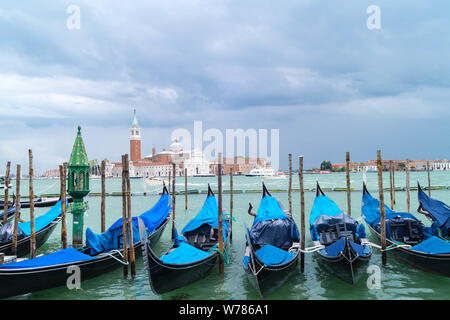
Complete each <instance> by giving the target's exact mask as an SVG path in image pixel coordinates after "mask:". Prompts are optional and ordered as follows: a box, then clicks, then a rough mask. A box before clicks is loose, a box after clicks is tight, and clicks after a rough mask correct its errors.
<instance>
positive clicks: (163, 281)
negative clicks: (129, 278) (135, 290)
mask: <svg viewBox="0 0 450 320" xmlns="http://www.w3.org/2000/svg"><path fill="white" fill-rule="evenodd" d="M229 236H230V234H228V235H227V240H226V241H225V243H224V248H225V249H227V248H228V244H229V238H230V237H229ZM146 255H147V259H146V260H145V262H146V264H147V270H148V276H149V282H150V286H151V288H152V290H153V292H154V293H156V294H160V295H161V294H164V293H167V292H169V291H172V290H175V289H178V288H182V287H184V286H186V285H189V284H191V283H194V282H197V281H199V280H201V279H203V278H204V277H206V276H207V275H208V274H209V273H210V272H211V270H212V269H213V268H214V267H215V266H216V265H217V264H218V260H219V253H217V252H215V253H213V254H212V255H211V256H209V257H207V258H205V259H203V260H200V261H196V262H194V263H188V264H164V263H163V262H162V261H161V260H160V259H159V258H158V257H157V256H156V255H155V253H154V252H153V250H151V248H147V250H146Z"/></svg>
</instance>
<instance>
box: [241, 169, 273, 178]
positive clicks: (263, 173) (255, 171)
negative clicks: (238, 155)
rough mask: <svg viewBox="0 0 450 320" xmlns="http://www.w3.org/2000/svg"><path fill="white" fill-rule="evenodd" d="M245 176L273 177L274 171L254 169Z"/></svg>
mask: <svg viewBox="0 0 450 320" xmlns="http://www.w3.org/2000/svg"><path fill="white" fill-rule="evenodd" d="M245 176H247V177H273V176H275V169H272V168H261V167H255V168H253V169H252V170H250V171H249V172H248V173H247V174H246V175H245Z"/></svg>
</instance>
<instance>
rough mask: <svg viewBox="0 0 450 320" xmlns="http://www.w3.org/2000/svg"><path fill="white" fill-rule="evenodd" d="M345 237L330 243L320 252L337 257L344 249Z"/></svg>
mask: <svg viewBox="0 0 450 320" xmlns="http://www.w3.org/2000/svg"><path fill="white" fill-rule="evenodd" d="M345 243H346V241H345V238H341V239H339V240H338V241H336V242H334V243H333V244H330V245H329V246H328V247H326V248H324V249H322V250H321V252H322V253H323V254H324V255H326V256H328V257H337V256H338V255H339V254H340V253H341V252H342V251H343V250H344V249H345Z"/></svg>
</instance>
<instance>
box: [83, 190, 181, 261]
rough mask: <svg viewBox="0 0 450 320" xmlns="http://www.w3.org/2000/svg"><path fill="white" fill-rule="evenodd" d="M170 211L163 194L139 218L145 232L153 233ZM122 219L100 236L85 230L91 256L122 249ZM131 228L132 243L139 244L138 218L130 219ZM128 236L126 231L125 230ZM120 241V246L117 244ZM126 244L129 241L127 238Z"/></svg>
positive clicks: (167, 201) (166, 197)
mask: <svg viewBox="0 0 450 320" xmlns="http://www.w3.org/2000/svg"><path fill="white" fill-rule="evenodd" d="M170 210H172V207H171V204H170V196H169V194H167V193H163V194H162V195H161V198H160V199H159V201H158V202H157V203H156V204H155V205H154V206H153V208H151V209H150V210H148V211H146V212H144V213H142V214H141V215H140V216H139V217H140V218H141V219H142V221H143V222H144V224H145V227H146V229H147V232H149V233H151V232H153V231H154V230H155V229H156V228H157V227H158V226H160V225H161V224H162V223H163V222H164V220H165V219H166V218H167V216H168V215H169V213H170ZM122 222H123V220H122V218H119V219H118V220H117V221H116V222H115V223H114V224H113V225H112V226H111V227H109V229H108V230H106V231H105V232H103V233H102V234H95V233H94V232H93V231H92V230H91V229H90V228H87V229H86V246H88V247H90V248H91V252H90V253H91V254H93V255H94V254H97V253H100V252H103V251H105V250H111V249H118V248H120V247H122V243H123V237H122V235H123V234H122ZM131 224H132V226H133V242H134V243H136V242H139V241H140V236H139V223H138V217H133V218H132V219H131ZM127 235H128V230H127ZM119 241H120V244H119ZM127 242H128V243H129V242H130V240H129V239H128V237H127Z"/></svg>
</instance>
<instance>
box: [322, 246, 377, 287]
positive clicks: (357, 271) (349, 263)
mask: <svg viewBox="0 0 450 320" xmlns="http://www.w3.org/2000/svg"><path fill="white" fill-rule="evenodd" d="M315 255H316V257H317V258H318V259H319V264H320V265H321V266H322V267H323V268H324V269H326V270H327V271H328V272H330V273H331V274H333V275H335V276H336V277H338V278H339V279H341V280H343V281H345V282H347V283H350V284H356V283H357V282H358V281H359V279H360V278H361V277H362V275H363V274H366V270H367V269H366V268H367V266H368V264H369V261H370V258H371V257H372V255H370V256H367V257H361V256H358V257H356V258H355V257H350V258H349V257H346V256H345V255H344V254H343V253H341V254H339V255H338V256H337V257H335V258H330V257H327V256H325V255H323V254H321V253H320V252H318V251H317V252H316V253H315Z"/></svg>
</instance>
